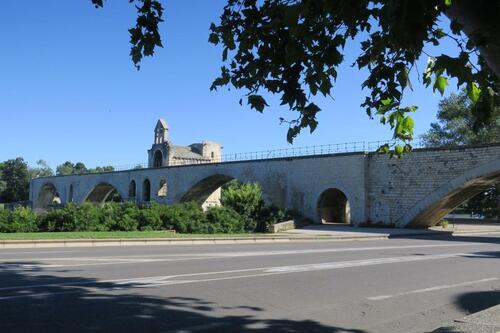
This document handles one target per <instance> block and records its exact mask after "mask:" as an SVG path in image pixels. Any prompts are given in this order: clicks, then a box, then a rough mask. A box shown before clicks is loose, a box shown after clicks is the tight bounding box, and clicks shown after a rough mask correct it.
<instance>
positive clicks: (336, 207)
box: [317, 187, 351, 224]
mask: <svg viewBox="0 0 500 333" xmlns="http://www.w3.org/2000/svg"><path fill="white" fill-rule="evenodd" d="M317 216H318V220H319V221H320V222H321V223H347V224H349V223H351V204H350V202H349V199H348V197H347V195H346V194H345V193H344V191H342V190H340V189H339V188H336V187H329V188H327V189H325V190H324V191H323V192H321V194H320V195H319V198H318V200H317Z"/></svg>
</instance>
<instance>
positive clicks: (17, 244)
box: [0, 223, 500, 249]
mask: <svg viewBox="0 0 500 333" xmlns="http://www.w3.org/2000/svg"><path fill="white" fill-rule="evenodd" d="M480 233H482V234H488V233H500V224H497V225H495V226H493V227H491V225H489V226H483V227H480V226H478V225H474V226H470V225H467V226H463V225H461V226H457V225H455V226H453V225H450V226H449V228H446V229H444V228H442V227H435V228H432V229H399V228H354V227H351V226H349V225H346V224H333V223H332V224H319V225H315V224H312V225H308V226H305V227H303V228H301V229H292V230H288V231H285V232H280V233H276V234H269V235H258V236H255V237H248V236H247V237H234V236H228V237H224V236H222V237H221V236H217V237H193V238H115V239H43V240H0V249H7V248H41V247H43V248H47V247H94V246H133V245H208V244H253V243H278V242H280V243H283V242H304V241H340V240H345V241H348V240H378V239H388V238H396V237H411V236H430V237H432V236H440V235H441V236H444V235H451V234H464V235H465V234H480Z"/></svg>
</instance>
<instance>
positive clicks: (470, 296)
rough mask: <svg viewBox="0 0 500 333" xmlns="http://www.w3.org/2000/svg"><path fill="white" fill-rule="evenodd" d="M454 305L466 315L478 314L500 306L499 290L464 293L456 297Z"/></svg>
mask: <svg viewBox="0 0 500 333" xmlns="http://www.w3.org/2000/svg"><path fill="white" fill-rule="evenodd" d="M455 304H456V305H457V306H459V307H460V308H462V309H464V310H465V311H466V312H467V313H475V312H479V311H482V310H485V309H487V308H490V307H492V306H495V305H498V304H500V290H494V291H478V292H470V293H464V294H461V295H460V296H458V297H457V299H456V300H455ZM499 325H500V320H499Z"/></svg>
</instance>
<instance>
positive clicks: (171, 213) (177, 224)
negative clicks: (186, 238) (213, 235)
mask: <svg viewBox="0 0 500 333" xmlns="http://www.w3.org/2000/svg"><path fill="white" fill-rule="evenodd" d="M162 218H163V226H164V228H165V229H174V230H175V231H177V232H180V233H205V232H206V229H207V226H206V215H205V213H204V212H203V210H202V209H201V207H200V205H199V204H197V203H195V202H189V203H183V204H177V205H173V206H169V207H168V208H167V209H165V211H164V215H163V216H162Z"/></svg>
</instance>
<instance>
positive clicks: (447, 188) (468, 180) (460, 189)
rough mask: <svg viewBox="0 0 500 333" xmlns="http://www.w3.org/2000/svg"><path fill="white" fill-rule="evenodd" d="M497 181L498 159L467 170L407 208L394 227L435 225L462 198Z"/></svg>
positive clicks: (475, 193)
mask: <svg viewBox="0 0 500 333" xmlns="http://www.w3.org/2000/svg"><path fill="white" fill-rule="evenodd" d="M498 182H500V159H498V160H496V161H493V162H490V163H487V164H484V165H482V166H479V167H477V168H474V169H470V170H467V171H466V172H464V173H463V174H462V175H461V176H459V177H456V178H455V179H452V180H450V181H447V182H446V183H445V184H444V185H441V186H440V187H439V188H438V189H436V190H435V191H433V192H432V193H430V194H428V195H426V196H425V197H424V199H423V200H421V201H419V202H418V203H417V204H416V205H414V206H413V207H412V208H410V209H409V210H408V211H407V212H406V213H405V214H404V215H403V216H402V217H401V218H400V219H399V220H398V221H397V223H396V226H397V227H401V228H405V227H410V228H418V227H420V228H421V227H430V226H433V225H436V224H437V223H438V222H439V221H440V220H441V219H442V218H444V217H445V216H446V215H447V214H448V213H450V212H451V211H452V210H453V209H455V208H456V207H458V206H459V205H460V204H462V203H463V202H464V201H466V200H468V199H470V198H472V197H474V196H475V195H477V194H479V193H481V192H483V191H484V190H486V189H487V188H488V187H490V186H492V185H494V184H496V183H498Z"/></svg>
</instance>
